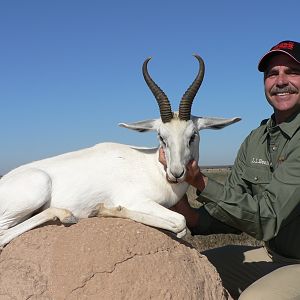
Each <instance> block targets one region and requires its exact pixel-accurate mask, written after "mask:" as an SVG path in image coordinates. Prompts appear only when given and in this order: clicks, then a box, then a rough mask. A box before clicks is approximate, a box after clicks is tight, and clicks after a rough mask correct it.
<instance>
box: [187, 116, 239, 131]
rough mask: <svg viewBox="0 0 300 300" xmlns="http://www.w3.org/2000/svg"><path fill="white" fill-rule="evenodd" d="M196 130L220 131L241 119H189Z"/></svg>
mask: <svg viewBox="0 0 300 300" xmlns="http://www.w3.org/2000/svg"><path fill="white" fill-rule="evenodd" d="M191 119H192V121H193V122H194V123H195V124H196V127H197V128H198V130H201V129H222V128H224V127H226V126H228V125H231V124H233V123H236V122H239V121H240V120H241V118H230V119H226V118H209V117H195V116H192V117H191Z"/></svg>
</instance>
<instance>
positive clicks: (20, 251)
mask: <svg viewBox="0 0 300 300" xmlns="http://www.w3.org/2000/svg"><path fill="white" fill-rule="evenodd" d="M29 298H30V299H41V300H44V299H55V300H60V299H89V300H93V299H110V300H111V299H164V300H165V299H197V300H198V299H206V300H207V299H218V300H219V299H231V298H230V297H229V296H228V293H227V291H226V290H224V288H223V286H222V283H221V280H220V277H219V275H218V273H217V272H216V270H215V269H214V267H213V266H212V265H211V264H210V263H209V262H208V260H207V259H206V257H205V256H202V255H200V254H199V252H198V251H197V250H196V249H194V248H192V247H191V246H189V245H188V244H184V243H181V242H180V241H178V240H176V239H174V238H172V237H171V236H169V235H168V234H166V233H164V232H162V231H159V230H157V229H155V228H151V227H148V226H145V225H142V224H139V223H136V222H133V221H131V220H123V219H113V218H92V219H85V220H81V221H80V222H79V223H78V224H75V225H73V226H70V227H64V226H62V225H60V226H58V225H47V226H44V227H41V228H37V229H34V230H31V231H29V232H27V233H25V234H23V235H22V236H20V237H19V238H17V239H15V240H13V241H12V242H11V243H10V244H9V245H7V246H6V247H5V248H4V249H3V251H2V253H1V255H0V299H18V300H20V299H29Z"/></svg>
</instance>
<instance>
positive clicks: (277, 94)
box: [264, 54, 300, 124]
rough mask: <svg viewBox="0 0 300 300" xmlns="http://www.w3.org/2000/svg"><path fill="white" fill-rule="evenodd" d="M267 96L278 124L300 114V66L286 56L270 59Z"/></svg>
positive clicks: (266, 76)
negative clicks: (295, 114)
mask: <svg viewBox="0 0 300 300" xmlns="http://www.w3.org/2000/svg"><path fill="white" fill-rule="evenodd" d="M264 76H265V94H266V97H267V100H268V102H269V103H270V105H271V106H272V107H273V108H274V112H275V119H276V122H277V124H279V123H281V122H283V121H284V120H286V119H287V118H288V117H290V116H291V115H293V114H294V113H296V112H297V111H298V112H300V64H299V63H297V62H296V61H294V60H293V59H292V58H291V57H289V56H288V55H286V54H277V55H274V56H273V57H272V58H270V61H269V65H268V68H267V69H266V71H265V75H264Z"/></svg>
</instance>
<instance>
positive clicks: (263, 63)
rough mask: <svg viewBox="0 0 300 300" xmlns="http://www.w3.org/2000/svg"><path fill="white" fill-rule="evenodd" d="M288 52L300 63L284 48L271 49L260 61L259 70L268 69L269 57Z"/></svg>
mask: <svg viewBox="0 0 300 300" xmlns="http://www.w3.org/2000/svg"><path fill="white" fill-rule="evenodd" d="M280 53H283V54H286V55H288V56H289V57H291V58H292V59H293V60H294V61H296V62H298V63H300V62H299V61H298V60H297V59H296V58H295V57H294V56H292V55H291V54H290V53H288V52H286V51H284V50H280V49H276V50H270V51H269V52H268V53H266V54H265V55H264V56H263V57H262V58H261V60H260V61H259V63H258V71H260V72H264V71H265V70H266V64H267V62H268V61H269V59H270V58H271V57H272V56H274V55H275V54H280Z"/></svg>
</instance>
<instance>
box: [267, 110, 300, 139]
mask: <svg viewBox="0 0 300 300" xmlns="http://www.w3.org/2000/svg"><path fill="white" fill-rule="evenodd" d="M277 128H279V129H280V130H281V131H282V132H283V133H285V134H286V135H287V136H288V137H289V138H291V137H292V136H293V135H294V134H295V132H296V131H297V130H298V129H299V128H300V113H299V112H298V113H296V114H294V115H292V116H291V117H290V118H289V119H288V120H286V121H285V122H282V123H281V124H279V125H276V124H275V119H274V114H273V115H272V116H271V118H270V119H269V120H268V121H267V126H266V129H267V132H268V133H269V132H271V131H274V130H276V129H277Z"/></svg>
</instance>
